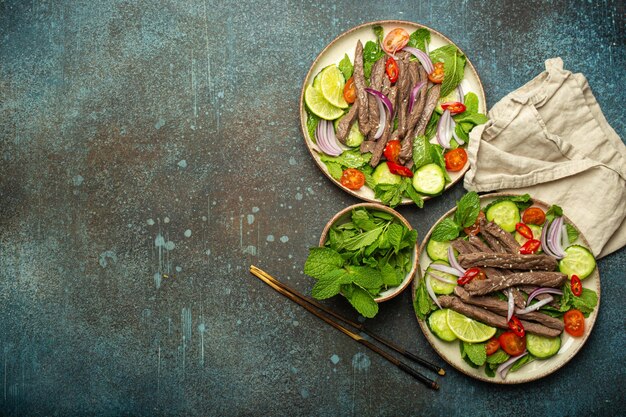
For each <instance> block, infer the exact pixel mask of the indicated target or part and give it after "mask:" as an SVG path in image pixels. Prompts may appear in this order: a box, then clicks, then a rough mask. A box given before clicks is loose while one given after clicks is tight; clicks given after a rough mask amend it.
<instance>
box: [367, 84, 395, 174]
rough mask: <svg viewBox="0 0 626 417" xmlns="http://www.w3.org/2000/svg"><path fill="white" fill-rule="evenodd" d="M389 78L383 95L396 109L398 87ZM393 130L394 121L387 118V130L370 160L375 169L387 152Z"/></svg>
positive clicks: (384, 85)
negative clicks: (392, 84)
mask: <svg viewBox="0 0 626 417" xmlns="http://www.w3.org/2000/svg"><path fill="white" fill-rule="evenodd" d="M390 84H391V83H389V78H387V77H385V80H384V82H383V94H385V95H386V96H387V98H388V99H389V101H391V105H392V106H393V107H394V108H395V106H396V98H397V92H398V90H397V88H396V86H395V85H394V86H390ZM392 128H393V120H389V117H388V118H387V123H386V124H385V130H384V131H383V135H382V136H381V137H380V139H378V140H377V141H376V147H375V148H374V150H373V151H372V159H371V160H370V165H371V166H373V167H375V166H377V165H378V163H379V162H380V158H381V157H382V156H383V151H384V150H385V145H387V142H388V141H389V137H390V136H391V129H392Z"/></svg>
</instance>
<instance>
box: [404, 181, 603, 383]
mask: <svg viewBox="0 0 626 417" xmlns="http://www.w3.org/2000/svg"><path fill="white" fill-rule="evenodd" d="M513 195H516V194H511V193H492V194H485V195H482V196H480V199H481V206H482V203H483V202H484V201H485V200H491V199H494V198H498V197H505V196H513ZM531 198H532V196H531ZM532 200H533V205H534V206H539V207H542V208H543V209H544V210H545V209H547V208H549V207H550V206H551V205H550V204H548V203H546V202H544V201H541V200H538V199H535V198H532ZM455 211H456V207H454V208H452V209H451V210H449V211H448V212H447V213H445V214H444V215H443V216H441V218H439V219H438V220H437V221H436V222H435V224H434V225H433V226H432V227H431V228H430V230H429V231H428V234H426V236H425V237H424V239H423V240H422V244H421V246H420V247H421V250H420V253H419V255H418V257H419V258H420V260H421V258H422V255H423V253H424V250H425V248H426V244H427V243H428V240H429V239H430V236H431V234H432V232H433V229H434V228H435V226H436V225H437V224H439V223H440V222H441V221H442V220H443V219H445V218H446V217H448V216H451V215H452V214H453V213H454V212H455ZM563 217H564V218H565V220H566V221H567V222H568V223H570V224H571V225H573V226H574V227H575V228H576V230H578V232H579V239H580V240H581V241H582V243H583V244H585V245H586V246H587V247H589V242H587V240H586V239H585V237H584V236H583V234H582V233H581V232H580V230H579V229H578V228H577V227H576V225H574V224H573V223H572V221H571V220H570V219H569V218H568V217H567V216H565V215H564V216H563ZM591 277H594V278H595V280H596V288H594V290H595V291H596V292H597V294H598V305H597V306H596V308H595V309H594V310H593V312H592V313H591V314H590V315H589V317H588V318H586V319H585V327H586V328H585V335H584V336H583V337H582V339H580V338H572V337H571V336H569V335H567V337H568V338H571V339H572V340H574V342H572V344H575V346H572V347H570V349H569V352H567V354H566V355H565V356H564V357H563V358H562V359H561V360H559V361H558V362H554V364H553V365H551V366H547V369H545V370H544V371H543V372H539V373H537V374H535V375H532V376H529V377H524V378H515V376H517V375H519V374H517V372H514V373H509V375H508V376H507V379H504V380H503V379H500V378H499V377H498V376H495V377H493V378H489V377H488V376H487V375H485V371H484V369H483V367H480V368H478V369H474V368H471V367H470V366H469V365H467V364H465V363H464V362H463V359H461V356H460V354H459V353H458V349H456V351H457V352H456V353H457V357H458V358H454V359H456V360H457V361H458V363H460V364H461V365H462V366H459V365H458V364H457V363H455V362H454V361H452V358H449V357H448V356H447V355H446V354H445V352H443V351H442V350H441V348H440V347H441V346H445V345H444V344H446V342H443V341H441V340H440V339H438V338H437V336H435V335H434V334H433V333H432V332H431V330H430V329H429V327H428V324H427V323H426V322H425V321H424V320H420V319H419V317H417V315H416V316H415V317H416V318H417V322H418V323H419V325H420V328H421V329H422V333H423V334H424V336H425V337H426V339H427V340H428V342H429V343H430V345H431V346H432V347H433V349H435V351H436V352H437V354H438V355H439V356H441V358H442V359H443V360H445V361H446V362H447V363H448V364H449V365H450V366H452V367H454V368H455V369H457V370H458V371H460V372H462V373H464V374H465V375H468V376H470V377H472V378H476V379H479V380H481V381H485V382H491V383H495V384H509V385H512V384H522V383H525V382H531V381H535V380H537V379H541V378H543V377H546V376H548V375H550V374H552V373H554V372H556V371H558V370H559V369H561V368H562V367H563V366H565V365H566V364H567V363H568V362H569V361H570V360H572V358H573V357H574V356H576V354H577V353H578V351H580V349H582V347H583V346H584V345H585V343H586V342H587V339H588V338H589V335H590V334H591V330H592V329H593V326H594V324H595V322H596V318H597V316H598V310H599V309H600V271H599V269H598V267H597V265H596V269H595V270H594V272H593V273H592V275H590V276H589V277H588V278H586V279H585V280H583V285H584V284H585V282H587V280H588V279H589V278H591ZM421 279H422V271H421V268H418V271H417V272H416V278H415V279H414V280H413V285H412V286H411V291H412V295H411V297H412V299H413V301H415V290H416V288H417V284H418V283H419V280H421ZM585 287H586V288H589V286H585ZM565 343H567V342H564V344H565ZM554 359H557V357H552V358H549V359H546V360H545V361H550V360H554ZM542 362H543V361H542ZM518 372H519V371H518ZM516 374H517V375H516Z"/></svg>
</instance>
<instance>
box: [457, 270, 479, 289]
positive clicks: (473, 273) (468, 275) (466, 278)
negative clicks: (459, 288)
mask: <svg viewBox="0 0 626 417" xmlns="http://www.w3.org/2000/svg"><path fill="white" fill-rule="evenodd" d="M481 272H482V271H481V270H480V268H476V267H474V268H470V269H468V270H467V271H465V273H464V274H463V276H462V277H459V279H457V280H456V283H457V284H459V285H465V284H467V283H468V282H470V281H471V280H473V279H474V278H476V277H477V276H478V275H480V273H481Z"/></svg>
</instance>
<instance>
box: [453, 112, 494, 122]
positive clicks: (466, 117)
mask: <svg viewBox="0 0 626 417" xmlns="http://www.w3.org/2000/svg"><path fill="white" fill-rule="evenodd" d="M452 118H453V119H454V121H455V122H456V123H471V124H473V125H482V124H483V123H487V120H489V118H488V117H487V116H486V115H484V114H482V113H474V112H472V111H468V110H465V111H464V112H463V113H461V114H457V115H456V116H452Z"/></svg>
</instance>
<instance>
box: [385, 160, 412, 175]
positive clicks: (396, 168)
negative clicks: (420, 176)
mask: <svg viewBox="0 0 626 417" xmlns="http://www.w3.org/2000/svg"><path fill="white" fill-rule="evenodd" d="M387 167H389V171H391V173H392V174H396V175H401V176H403V177H409V178H411V177H413V171H411V170H410V169H409V168H407V167H405V166H404V165H400V164H396V163H395V162H391V161H387Z"/></svg>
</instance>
